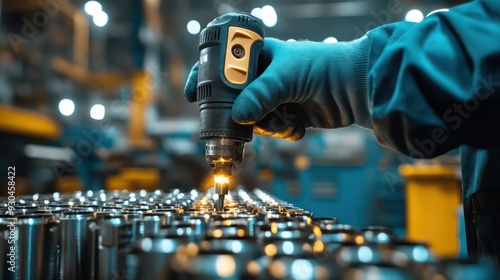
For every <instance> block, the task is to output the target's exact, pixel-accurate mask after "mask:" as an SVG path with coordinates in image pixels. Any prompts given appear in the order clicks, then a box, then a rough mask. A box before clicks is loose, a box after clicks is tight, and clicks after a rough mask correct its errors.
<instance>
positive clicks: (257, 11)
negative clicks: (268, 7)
mask: <svg viewBox="0 0 500 280" xmlns="http://www.w3.org/2000/svg"><path fill="white" fill-rule="evenodd" d="M261 13H262V9H261V8H254V9H253V10H252V12H251V13H250V14H251V15H252V16H254V17H256V18H260V16H261Z"/></svg>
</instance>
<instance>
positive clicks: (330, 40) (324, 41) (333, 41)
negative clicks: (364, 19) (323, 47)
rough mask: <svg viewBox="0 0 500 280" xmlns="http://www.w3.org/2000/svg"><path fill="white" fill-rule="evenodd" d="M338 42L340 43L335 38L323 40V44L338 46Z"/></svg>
mask: <svg viewBox="0 0 500 280" xmlns="http://www.w3.org/2000/svg"><path fill="white" fill-rule="evenodd" d="M338 42H339V41H338V40H337V38H335V37H328V38H326V39H325V40H323V43H327V44H336V43H338Z"/></svg>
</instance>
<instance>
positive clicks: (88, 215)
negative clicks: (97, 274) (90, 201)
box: [59, 211, 96, 280]
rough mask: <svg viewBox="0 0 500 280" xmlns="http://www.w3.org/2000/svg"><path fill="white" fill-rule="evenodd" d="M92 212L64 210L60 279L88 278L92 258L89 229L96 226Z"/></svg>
mask: <svg viewBox="0 0 500 280" xmlns="http://www.w3.org/2000/svg"><path fill="white" fill-rule="evenodd" d="M93 217H94V213H93V212H88V211H74V212H64V213H63V215H62V217H61V218H60V226H61V244H60V248H61V249H60V254H61V258H60V260H61V264H60V269H59V277H60V279H68V280H69V279H82V280H83V279H90V278H91V276H92V271H91V269H90V268H91V264H92V259H93V257H94V256H93V255H92V253H94V252H93V246H92V245H93V242H92V239H91V236H92V231H91V229H92V228H93V227H95V226H96V222H95V221H94V220H93Z"/></svg>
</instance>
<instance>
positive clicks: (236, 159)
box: [196, 13, 264, 211]
mask: <svg viewBox="0 0 500 280" xmlns="http://www.w3.org/2000/svg"><path fill="white" fill-rule="evenodd" d="M263 38H264V28H263V26H262V22H261V21H260V19H257V18H255V17H253V16H251V15H249V14H244V13H229V14H225V15H223V16H220V17H218V18H216V19H214V20H213V21H212V22H210V23H209V24H208V25H207V27H206V28H205V29H203V30H202V31H201V33H200V44H199V51H200V61H199V68H198V84H197V87H196V93H197V100H198V105H199V106H200V139H202V140H205V141H206V145H205V157H206V159H207V161H208V162H209V163H210V166H211V167H212V169H213V172H214V188H215V193H216V194H217V195H218V198H216V201H215V208H216V210H217V211H222V210H224V198H225V195H226V194H227V193H228V188H229V184H230V179H231V174H232V169H233V168H234V167H235V166H236V165H237V164H239V163H241V162H242V160H243V153H244V149H245V142H249V141H251V140H252V131H253V127H252V126H251V125H240V124H237V123H235V122H234V121H233V119H232V118H231V109H232V107H233V103H234V101H235V100H236V98H237V97H238V95H239V94H240V93H241V91H242V90H243V89H244V88H245V87H246V86H247V85H248V84H249V83H250V82H252V81H253V80H254V79H255V78H256V76H257V61H258V56H259V53H260V50H261V49H262V47H263V45H264V39H263Z"/></svg>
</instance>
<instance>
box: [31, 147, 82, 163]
mask: <svg viewBox="0 0 500 280" xmlns="http://www.w3.org/2000/svg"><path fill="white" fill-rule="evenodd" d="M24 154H25V155H26V156H27V157H30V158H40V159H47V160H58V161H67V160H69V159H71V156H72V155H73V153H72V150H71V149H69V148H61V147H52V146H43V145H35V144H28V145H26V146H24Z"/></svg>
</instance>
